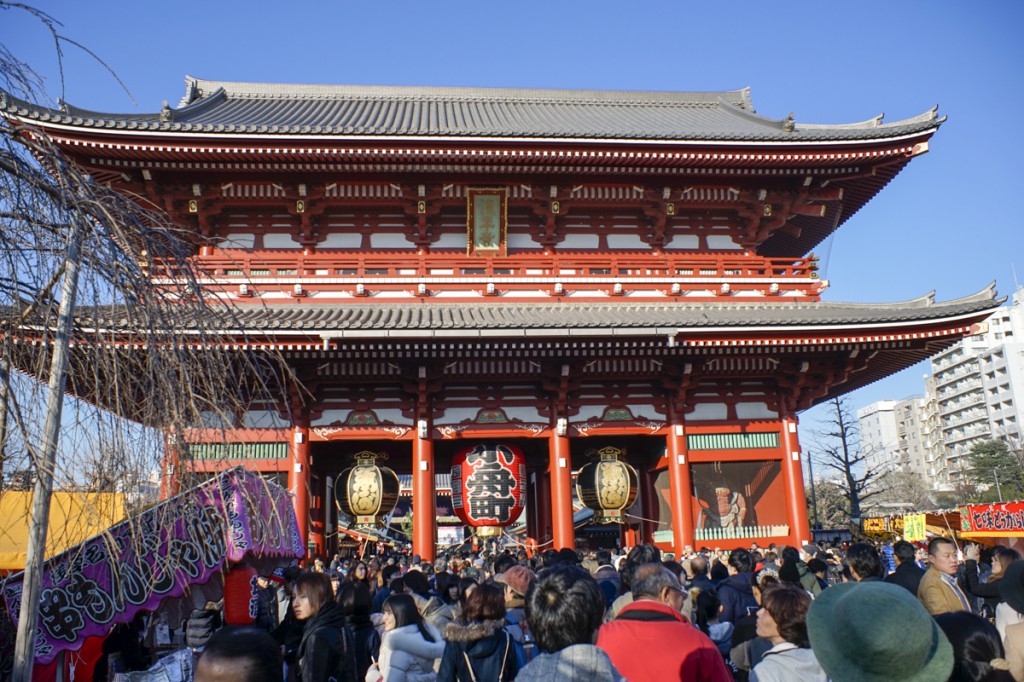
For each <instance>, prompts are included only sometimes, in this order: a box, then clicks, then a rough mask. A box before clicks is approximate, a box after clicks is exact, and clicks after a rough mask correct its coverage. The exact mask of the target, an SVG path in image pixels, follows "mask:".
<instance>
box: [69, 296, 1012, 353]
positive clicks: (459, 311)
mask: <svg viewBox="0 0 1024 682" xmlns="http://www.w3.org/2000/svg"><path fill="white" fill-rule="evenodd" d="M1002 300H1003V299H997V298H996V297H995V289H994V285H992V286H989V287H987V288H986V289H984V290H982V291H980V292H978V293H976V294H973V295H971V296H966V297H964V298H960V299H956V300H953V301H947V302H942V303H936V302H934V299H933V297H932V296H931V295H928V296H922V297H921V298H918V299H914V300H911V301H903V302H899V303H877V304H866V303H831V302H818V303H786V302H780V303H769V302H765V303H740V302H723V303H715V304H706V303H704V304H680V303H665V304H648V303H645V304H631V303H628V302H623V303H606V304H593V303H580V304H573V303H549V304H532V305H531V304H512V303H509V304H502V303H485V304H446V303H425V304H423V303H421V304H386V303H384V304H372V303H371V304H366V303H362V304H319V305H317V304H296V305H267V306H260V305H246V306H242V307H239V309H237V310H236V311H234V314H235V315H236V317H235V318H234V319H232V320H231V321H230V322H228V321H225V322H223V323H222V324H223V326H224V331H226V332H229V333H230V332H232V331H234V330H236V329H237V330H238V331H239V332H240V333H241V330H244V331H245V333H247V334H250V335H254V336H261V335H270V336H281V335H284V336H289V337H302V336H309V335H316V336H330V337H335V336H337V337H345V336H353V337H361V338H397V337H407V338H424V337H433V338H444V337H447V338H451V339H453V340H454V339H457V338H464V337H484V336H493V337H498V336H575V335H612V336H617V335H623V336H644V335H663V334H676V333H679V332H680V330H685V329H693V330H701V331H715V330H723V329H730V328H757V327H772V328H777V329H779V330H786V329H791V330H798V329H799V330H803V331H808V330H813V329H814V328H821V329H822V330H827V329H829V328H831V327H837V326H838V327H869V326H871V325H877V326H885V325H898V324H901V323H913V324H921V323H928V322H933V321H934V322H938V321H943V320H955V319H957V318H960V317H965V318H966V317H971V316H974V317H977V316H978V315H979V314H980V313H984V312H986V311H989V310H991V309H993V308H995V307H997V306H998V305H1000V303H1001V302H1002ZM94 312H98V311H95V310H94ZM83 316H84V311H83ZM117 317H118V316H117V314H116V311H113V310H107V311H106V314H101V315H97V316H96V318H97V319H95V320H92V321H86V320H84V319H82V318H80V319H79V322H80V324H86V325H88V324H89V323H90V322H92V323H95V324H101V325H104V326H110V327H112V328H117V327H119V326H122V324H123V323H124V321H122V320H118V319H117Z"/></svg>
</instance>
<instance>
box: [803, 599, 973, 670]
mask: <svg viewBox="0 0 1024 682" xmlns="http://www.w3.org/2000/svg"><path fill="white" fill-rule="evenodd" d="M807 634H808V635H809V637H810V640H811V649H812V650H813V651H814V655H815V657H817V659H818V663H820V664H821V667H822V669H824V671H825V672H826V673H827V674H828V676H829V678H830V679H831V680H832V682H936V681H937V680H945V679H948V678H949V674H950V673H951V672H952V670H953V646H952V645H951V644H950V643H949V640H948V639H946V635H945V633H943V632H942V630H941V629H940V628H939V626H938V625H936V623H935V621H934V620H933V619H932V617H931V616H930V615H928V612H927V611H926V610H925V608H924V606H922V605H921V602H919V601H918V600H917V599H916V598H915V597H914V595H912V594H910V592H908V591H907V590H906V589H905V588H903V587H900V586H899V585H892V584H890V583H883V582H878V581H871V582H864V583H843V584H841V585H834V586H832V587H829V588H826V589H825V590H823V591H822V593H821V594H820V595H818V597H817V598H816V599H815V600H814V602H813V603H812V604H811V609H810V611H808V612H807Z"/></svg>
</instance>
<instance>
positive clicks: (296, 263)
mask: <svg viewBox="0 0 1024 682" xmlns="http://www.w3.org/2000/svg"><path fill="white" fill-rule="evenodd" d="M196 265H197V266H198V268H199V270H200V272H201V273H202V274H204V275H205V277H206V281H207V283H213V284H219V285H221V286H223V287H224V288H225V290H226V291H230V290H233V289H238V288H239V287H245V294H244V295H247V296H252V295H259V294H261V293H264V292H270V291H278V292H287V293H292V292H297V291H299V290H300V289H301V291H303V292H304V293H305V294H309V295H311V294H315V293H318V292H335V293H337V294H342V295H366V294H368V293H370V292H376V291H394V290H411V291H414V292H415V291H419V292H420V293H421V294H422V293H423V291H424V289H425V290H426V291H428V292H430V293H438V292H441V291H465V292H468V291H475V292H478V293H483V294H484V295H487V294H495V295H497V294H500V293H507V292H514V291H526V290H534V291H535V290H537V289H541V290H550V291H552V292H554V291H555V290H557V289H559V288H561V289H562V290H566V289H573V288H576V289H583V288H586V289H588V290H593V289H599V290H606V291H607V293H609V294H611V295H615V294H627V293H636V292H645V291H646V292H651V293H653V292H655V291H657V292H659V293H660V294H662V295H670V296H671V295H681V296H684V295H686V294H688V293H694V292H704V293H710V294H711V295H715V296H720V295H743V294H745V293H746V294H757V295H790V296H793V295H799V296H809V297H816V296H817V294H818V293H820V291H821V290H823V289H824V288H825V286H827V285H826V284H825V283H824V282H822V281H821V280H819V279H818V273H817V265H816V264H815V260H814V259H812V258H795V259H794V258H761V257H756V256H753V257H747V256H742V255H712V254H678V255H677V254H672V255H665V254H660V255H655V254H653V253H652V254H642V253H636V252H630V253H600V254H599V253H593V254H591V253H579V252H576V253H555V254H551V255H544V254H513V255H509V256H501V257H499V256H488V257H475V256H468V255H465V254H452V253H437V252H435V253H416V252H408V251H372V252H365V251H359V252H342V251H331V252H320V253H312V254H309V253H303V252H301V251H290V250H289V251H280V250H279V251H260V252H250V251H242V250H237V251H235V250H231V251H229V250H217V251H215V252H214V253H212V254H204V255H200V256H197V257H196ZM150 274H151V276H152V277H153V278H154V279H155V280H156V281H157V282H165V283H166V282H167V281H169V280H174V278H175V273H174V272H173V271H170V270H168V269H164V268H159V267H156V268H154V269H153V270H152V271H151V273H150ZM421 285H422V286H421ZM296 287H299V288H300V289H297V288H296Z"/></svg>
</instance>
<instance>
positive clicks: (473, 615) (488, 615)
mask: <svg viewBox="0 0 1024 682" xmlns="http://www.w3.org/2000/svg"><path fill="white" fill-rule="evenodd" d="M462 619H463V620H464V621H466V622H467V623H472V622H473V621H485V620H504V619H505V591H504V590H502V589H501V588H500V587H498V586H497V585H492V584H491V583H484V584H483V585H479V586H478V587H477V588H476V589H475V590H473V592H472V593H471V594H470V595H469V596H468V597H466V606H465V608H464V609H463V610H462Z"/></svg>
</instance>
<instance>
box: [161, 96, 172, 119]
mask: <svg viewBox="0 0 1024 682" xmlns="http://www.w3.org/2000/svg"><path fill="white" fill-rule="evenodd" d="M160 120H161V121H162V122H164V123H170V122H171V121H173V120H174V112H173V111H171V105H170V104H168V103H167V100H164V104H163V107H162V108H161V109H160Z"/></svg>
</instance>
